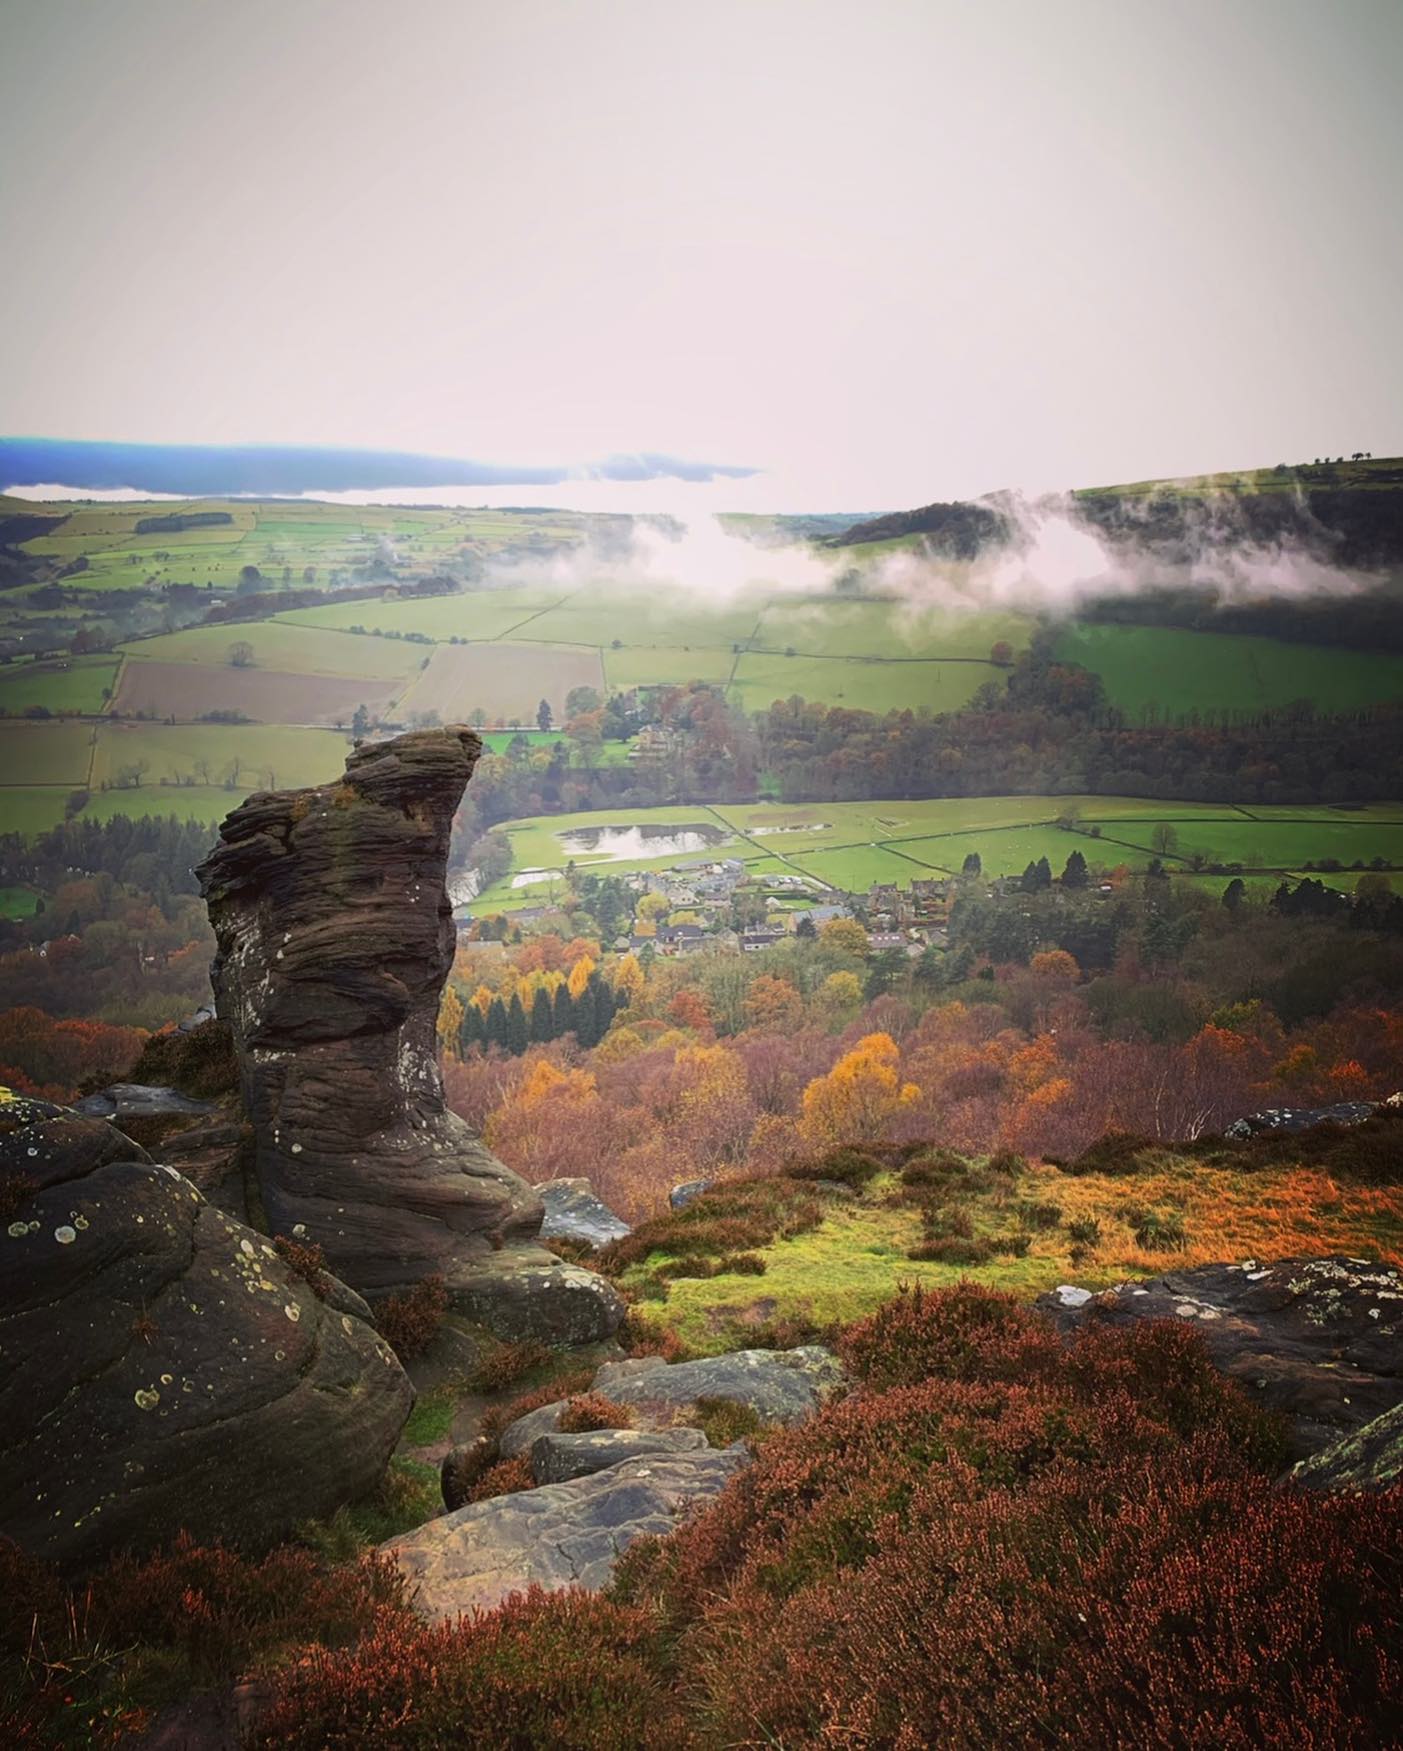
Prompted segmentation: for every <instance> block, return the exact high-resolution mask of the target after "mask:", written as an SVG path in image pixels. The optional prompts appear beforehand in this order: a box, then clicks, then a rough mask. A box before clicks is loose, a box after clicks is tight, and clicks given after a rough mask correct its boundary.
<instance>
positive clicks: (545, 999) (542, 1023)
mask: <svg viewBox="0 0 1403 1751" xmlns="http://www.w3.org/2000/svg"><path fill="white" fill-rule="evenodd" d="M554 1038H555V1015H554V1012H553V1010H552V1008H551V1000H550V992H549V991H547V990H546V988H545V986H544V985H538V986H537V987H536V994H535V996H534V997H533V998H532V999H531V1041H532V1044H533V1045H537V1046H542V1045H544V1044H545V1042H546V1041H547V1040H553V1039H554Z"/></svg>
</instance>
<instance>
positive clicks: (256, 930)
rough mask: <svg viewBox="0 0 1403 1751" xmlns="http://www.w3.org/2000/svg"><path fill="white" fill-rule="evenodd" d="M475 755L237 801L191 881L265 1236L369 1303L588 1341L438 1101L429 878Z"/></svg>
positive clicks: (525, 1231)
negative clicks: (446, 1302)
mask: <svg viewBox="0 0 1403 1751" xmlns="http://www.w3.org/2000/svg"><path fill="white" fill-rule="evenodd" d="M480 749H481V744H480V743H479V741H478V739H477V737H476V736H475V735H473V733H472V732H471V731H470V730H466V729H462V728H454V729H445V730H424V731H418V732H415V733H413V734H411V735H405V736H399V737H397V738H396V739H395V740H393V741H389V742H381V743H378V744H374V745H369V746H363V747H358V748H357V749H356V750H355V751H354V752H353V753H352V754H351V756H350V758H349V759H348V760H347V762H346V772H345V777H344V779H343V780H342V781H341V782H340V783H337V784H328V785H323V786H320V787H318V788H316V789H311V790H298V791H281V792H271V793H261V794H257V795H254V796H252V797H250V798H249V799H248V801H247V802H245V803H244V804H242V806H241V807H239V808H237V809H235V811H234V812H233V814H231V815H230V816H229V818H228V819H227V820H226V821H225V822H224V824H223V826H222V827H221V829H220V839H221V843H220V844H219V845H218V846H217V847H216V849H215V850H214V851H213V852H212V854H211V855H210V857H209V858H208V859H207V860H206V861H205V863H204V864H203V865H202V866H201V868H200V871H199V874H200V879H201V883H202V887H203V891H204V894H205V898H206V901H207V903H208V906H209V914H210V919H211V922H212V923H213V925H214V929H215V935H216V938H217V941H218V955H217V957H216V960H215V964H214V969H213V974H212V978H213V983H214V989H215V997H216V1004H217V1008H218V1012H219V1015H220V1017H221V1018H222V1019H223V1020H224V1021H225V1022H227V1023H228V1025H229V1027H230V1028H231V1030H232V1033H233V1039H234V1048H235V1052H236V1055H237V1059H238V1064H239V1073H240V1081H241V1085H242V1089H243V1096H244V1103H245V1106H246V1108H247V1110H248V1114H249V1117H250V1119H251V1121H252V1124H253V1130H254V1140H255V1147H254V1170H255V1174H256V1180H257V1187H258V1192H259V1196H260V1198H261V1203H262V1208H263V1212H264V1215H265V1217H266V1223H267V1226H268V1228H269V1230H270V1232H273V1233H283V1234H290V1235H295V1236H298V1237H299V1238H300V1237H302V1236H305V1237H306V1238H307V1239H309V1240H312V1241H315V1242H317V1243H318V1244H319V1245H320V1246H321V1247H322V1249H323V1251H324V1252H325V1254H326V1258H327V1261H328V1263H329V1264H330V1266H331V1268H332V1269H333V1270H334V1271H335V1272H336V1273H337V1274H338V1275H339V1276H342V1277H344V1278H345V1280H346V1281H347V1282H348V1283H350V1284H352V1285H353V1286H354V1287H355V1288H357V1289H359V1290H360V1291H361V1292H362V1293H364V1294H366V1295H368V1296H371V1297H372V1298H373V1297H377V1296H381V1295H385V1294H389V1293H391V1292H397V1291H402V1290H404V1289H406V1288H408V1287H410V1286H412V1285H413V1284H414V1283H416V1282H419V1281H420V1280H421V1279H423V1278H424V1277H426V1276H429V1275H432V1274H439V1275H442V1276H443V1277H444V1278H445V1280H446V1281H447V1284H448V1288H449V1293H450V1297H451V1299H452V1301H453V1303H454V1305H455V1306H456V1307H457V1308H458V1309H459V1311H461V1312H463V1313H465V1314H466V1315H468V1316H469V1317H471V1318H475V1319H479V1320H481V1321H482V1322H483V1323H484V1324H486V1325H488V1326H489V1327H490V1328H491V1329H492V1330H493V1331H494V1332H497V1333H498V1334H499V1335H501V1336H504V1337H518V1336H528V1335H529V1336H533V1337H543V1338H546V1339H548V1340H549V1341H553V1342H585V1341H590V1340H593V1339H598V1338H602V1337H606V1336H607V1335H608V1334H609V1333H610V1332H611V1331H612V1330H613V1329H614V1328H615V1326H616V1325H617V1324H618V1321H619V1318H620V1316H621V1313H622V1307H621V1304H620V1302H619V1300H618V1297H617V1296H616V1295H615V1293H614V1291H613V1290H612V1289H611V1288H610V1287H609V1286H608V1285H607V1284H606V1283H604V1282H603V1280H602V1279H600V1278H598V1277H595V1276H594V1275H593V1274H592V1273H589V1272H584V1271H580V1270H578V1269H576V1268H574V1267H571V1266H567V1265H565V1264H563V1263H562V1262H561V1261H560V1260H559V1259H557V1258H556V1257H555V1256H554V1255H553V1254H552V1253H549V1252H547V1251H546V1250H545V1249H544V1248H543V1247H541V1246H540V1245H539V1244H538V1242H537V1239H536V1237H537V1234H538V1232H539V1230H540V1226H541V1221H542V1215H543V1211H542V1206H541V1201H540V1199H539V1198H538V1197H537V1196H536V1194H535V1193H534V1192H533V1191H532V1190H531V1188H530V1187H528V1186H527V1185H526V1184H525V1183H524V1181H522V1180H521V1179H519V1178H518V1177H517V1176H516V1174H514V1173H512V1172H511V1171H510V1169H508V1168H507V1167H505V1166H504V1165H503V1164H502V1163H501V1162H500V1161H498V1160H497V1159H496V1158H495V1157H494V1156H493V1155H491V1154H490V1153H489V1152H488V1151H487V1150H486V1149H485V1148H484V1147H483V1145H482V1143H481V1142H480V1141H479V1140H478V1139H477V1138H476V1137H475V1136H474V1135H473V1133H472V1132H471V1131H470V1130H469V1129H468V1127H467V1126H466V1125H465V1124H464V1123H463V1121H462V1120H461V1119H459V1118H457V1117H456V1116H455V1115H454V1114H453V1113H450V1112H449V1111H448V1110H447V1108H446V1106H445V1104H444V1098H443V1084H442V1081H441V1079H440V1076H439V1071H438V1065H437V1061H436V1055H435V1048H436V1041H435V1022H436V1019H437V1015H438V1006H439V997H440V994H441V993H442V990H443V984H444V980H445V979H446V977H447V975H448V970H449V967H450V965H451V963H452V959H453V950H454V943H455V936H454V928H453V920H452V915H451V909H450V906H449V901H448V895H447V893H446V891H445V888H444V869H445V864H446V861H447V854H448V839H449V832H450V829H451V827H452V822H453V814H454V811H455V809H456V808H457V805H458V802H459V799H460V798H461V796H462V794H463V788H464V786H465V785H466V784H467V782H468V779H469V777H470V775H471V773H472V769H473V766H474V764H475V762H476V760H477V757H478V754H479V752H480Z"/></svg>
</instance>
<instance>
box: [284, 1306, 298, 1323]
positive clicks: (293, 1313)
mask: <svg viewBox="0 0 1403 1751" xmlns="http://www.w3.org/2000/svg"><path fill="white" fill-rule="evenodd" d="M283 1312H284V1313H285V1314H286V1315H287V1316H288V1318H289V1319H290V1320H291V1321H292V1323H293V1324H294V1325H296V1324H297V1322H298V1320H299V1319H301V1317H302V1309H301V1308H300V1307H299V1306H298V1305H297V1303H296V1302H295V1301H289V1302H287V1303H286V1304H285V1305H284V1307H283Z"/></svg>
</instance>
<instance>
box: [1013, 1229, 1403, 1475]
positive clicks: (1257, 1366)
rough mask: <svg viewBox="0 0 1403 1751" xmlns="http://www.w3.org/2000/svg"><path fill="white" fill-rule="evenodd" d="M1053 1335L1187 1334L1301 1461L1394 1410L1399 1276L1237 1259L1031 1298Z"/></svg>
mask: <svg viewBox="0 0 1403 1751" xmlns="http://www.w3.org/2000/svg"><path fill="white" fill-rule="evenodd" d="M1038 1305H1039V1306H1040V1307H1042V1308H1044V1309H1045V1310H1046V1311H1047V1312H1048V1313H1049V1314H1051V1316H1052V1318H1053V1319H1054V1320H1055V1321H1056V1322H1057V1323H1058V1325H1060V1326H1061V1327H1062V1328H1063V1329H1064V1330H1072V1329H1075V1328H1076V1327H1077V1326H1079V1325H1081V1324H1084V1323H1086V1322H1088V1321H1099V1322H1105V1323H1109V1324H1111V1325H1125V1324H1129V1323H1130V1322H1132V1321H1134V1320H1139V1319H1173V1320H1178V1321H1181V1322H1185V1323H1192V1325H1193V1327H1194V1329H1195V1330H1196V1331H1197V1332H1198V1333H1199V1335H1200V1336H1201V1337H1202V1339H1203V1341H1204V1343H1205V1345H1206V1346H1207V1349H1208V1353H1209V1355H1210V1356H1211V1357H1212V1359H1213V1361H1214V1363H1215V1364H1216V1365H1217V1366H1218V1367H1219V1368H1221V1369H1222V1370H1223V1372H1224V1373H1225V1374H1228V1375H1230V1376H1231V1377H1232V1378H1233V1379H1235V1380H1238V1381H1240V1382H1241V1383H1242V1385H1243V1386H1244V1387H1246V1389H1247V1391H1248V1393H1249V1395H1250V1396H1251V1397H1252V1398H1253V1399H1255V1400H1256V1401H1257V1402H1258V1403H1259V1404H1262V1405H1265V1406H1266V1407H1267V1408H1268V1409H1271V1410H1276V1411H1282V1412H1284V1413H1285V1414H1286V1416H1287V1417H1288V1418H1289V1419H1290V1421H1291V1435H1290V1441H1289V1448H1290V1456H1291V1457H1292V1458H1293V1459H1303V1458H1305V1457H1307V1456H1308V1455H1310V1454H1312V1453H1316V1452H1318V1451H1319V1450H1320V1449H1321V1448H1323V1447H1328V1446H1330V1445H1331V1444H1332V1443H1333V1442H1335V1441H1337V1440H1339V1439H1340V1437H1341V1436H1345V1435H1349V1434H1352V1433H1354V1432H1355V1431H1356V1430H1358V1429H1361V1428H1362V1427H1363V1426H1364V1424H1366V1423H1369V1422H1372V1421H1373V1419H1374V1418H1375V1417H1380V1416H1382V1415H1383V1413H1384V1412H1385V1411H1388V1410H1391V1409H1392V1408H1393V1407H1394V1405H1396V1404H1398V1403H1399V1402H1400V1401H1401V1400H1403V1276H1401V1275H1400V1273H1399V1272H1398V1271H1396V1270H1394V1269H1392V1268H1391V1267H1390V1266H1387V1265H1379V1264H1371V1263H1369V1262H1368V1261H1367V1260H1362V1259H1351V1258H1323V1259H1284V1260H1280V1261H1278V1262H1277V1263H1275V1264H1270V1265H1266V1264H1260V1265H1259V1264H1257V1263H1256V1262H1255V1261H1253V1260H1250V1259H1249V1260H1247V1261H1246V1262H1245V1263H1243V1264H1235V1265H1201V1266H1198V1267H1196V1268H1194V1269H1192V1270H1184V1271H1171V1272H1167V1273H1166V1274H1165V1275H1164V1276H1162V1277H1153V1278H1150V1279H1149V1280H1148V1281H1146V1282H1143V1283H1121V1284H1119V1285H1118V1286H1117V1287H1116V1288H1114V1289H1108V1290H1105V1291H1104V1292H1103V1293H1100V1294H1093V1295H1089V1296H1087V1297H1086V1298H1085V1299H1084V1300H1083V1299H1081V1298H1080V1297H1079V1296H1078V1295H1077V1294H1076V1293H1074V1292H1072V1286H1070V1285H1067V1284H1063V1285H1062V1286H1061V1287H1060V1288H1058V1289H1055V1290H1053V1291H1052V1292H1051V1293H1050V1294H1048V1295H1043V1296H1041V1297H1040V1298H1039V1301H1038Z"/></svg>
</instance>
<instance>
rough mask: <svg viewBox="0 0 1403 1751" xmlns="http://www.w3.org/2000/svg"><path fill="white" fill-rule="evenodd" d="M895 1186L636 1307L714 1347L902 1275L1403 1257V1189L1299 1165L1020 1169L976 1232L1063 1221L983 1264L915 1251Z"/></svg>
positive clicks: (1144, 1271)
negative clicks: (741, 1263)
mask: <svg viewBox="0 0 1403 1751" xmlns="http://www.w3.org/2000/svg"><path fill="white" fill-rule="evenodd" d="M893 1183H894V1182H893V1180H892V1179H891V1178H890V1177H886V1176H884V1177H883V1178H881V1179H879V1180H877V1181H875V1182H874V1183H873V1184H872V1185H871V1186H870V1187H869V1188H868V1189H867V1190H866V1191H865V1192H864V1193H862V1194H861V1195H860V1196H859V1197H857V1198H856V1199H854V1200H852V1201H850V1202H848V1201H845V1202H842V1203H838V1204H835V1205H834V1206H832V1208H831V1213H830V1214H829V1215H828V1216H827V1218H826V1219H825V1221H824V1222H823V1223H822V1225H821V1226H820V1227H818V1228H816V1229H813V1230H811V1231H810V1232H809V1233H807V1234H801V1235H799V1236H797V1237H796V1238H795V1239H793V1240H780V1241H776V1242H774V1243H773V1244H772V1245H770V1246H768V1247H762V1248H758V1249H755V1250H758V1251H759V1252H760V1253H761V1256H762V1257H763V1258H764V1259H765V1261H766V1270H765V1273H764V1275H763V1276H759V1277H755V1276H738V1275H726V1276H719V1277H711V1278H703V1279H697V1278H681V1279H677V1280H674V1281H673V1282H671V1283H670V1284H669V1285H668V1289H667V1298H666V1300H664V1301H657V1300H646V1301H642V1302H640V1303H639V1312H640V1315H641V1317H643V1318H645V1319H646V1320H648V1321H649V1322H651V1323H654V1324H657V1325H670V1326H674V1327H675V1328H676V1329H677V1331H678V1332H679V1334H680V1335H681V1337H682V1338H683V1339H684V1340H685V1341H686V1342H687V1343H688V1344H689V1345H691V1346H692V1347H693V1348H695V1349H697V1350H699V1351H705V1352H708V1353H714V1352H719V1351H721V1350H726V1349H733V1348H735V1347H736V1345H737V1343H738V1342H742V1341H743V1340H744V1327H745V1324H746V1322H747V1320H749V1321H757V1320H765V1319H769V1318H775V1319H783V1318H786V1317H794V1316H801V1315H802V1316H804V1317H806V1318H809V1319H812V1320H814V1321H815V1322H817V1323H820V1324H823V1323H827V1322H828V1321H833V1320H838V1321H844V1320H851V1319H856V1318H859V1317H861V1316H862V1315H864V1314H867V1313H870V1312H871V1311H872V1310H873V1309H874V1308H875V1307H877V1306H879V1305H880V1304H881V1303H882V1302H883V1301H886V1300H888V1299H889V1298H890V1297H891V1296H892V1295H894V1294H895V1293H896V1291H897V1289H898V1288H899V1287H900V1286H901V1285H902V1284H903V1283H924V1284H927V1285H932V1286H946V1285H949V1284H952V1283H955V1282H958V1281H959V1280H960V1279H961V1278H970V1279H972V1280H974V1281H976V1282H980V1283H986V1284H990V1285H992V1286H995V1287H998V1288H1004V1289H1011V1290H1013V1291H1014V1292H1015V1293H1017V1294H1020V1295H1026V1296H1029V1297H1032V1296H1034V1295H1037V1294H1040V1293H1041V1292H1042V1291H1043V1290H1045V1289H1051V1288H1054V1287H1056V1285H1057V1284H1059V1283H1079V1284H1082V1285H1084V1286H1086V1287H1092V1288H1096V1287H1104V1286H1106V1285H1107V1284H1110V1283H1114V1282H1119V1281H1122V1280H1123V1279H1124V1278H1126V1277H1133V1276H1149V1275H1153V1274H1154V1273H1156V1272H1159V1271H1165V1270H1171V1269H1173V1268H1174V1267H1175V1266H1178V1265H1191V1264H1201V1263H1211V1262H1214V1261H1216V1260H1220V1259H1225V1258H1227V1259H1232V1258H1239V1259H1246V1258H1287V1257H1291V1256H1293V1255H1302V1254H1305V1255H1316V1256H1319V1255H1322V1254H1327V1253H1333V1252H1344V1253H1348V1254H1351V1255H1352V1256H1367V1257H1378V1258H1380V1259H1383V1260H1385V1261H1387V1262H1390V1263H1393V1264H1399V1263H1403V1188H1400V1187H1397V1186H1391V1187H1362V1186H1353V1185H1348V1184H1345V1183H1343V1182H1339V1183H1337V1182H1336V1181H1334V1180H1331V1179H1330V1178H1328V1177H1327V1176H1326V1175H1324V1174H1320V1173H1317V1172H1313V1171H1310V1170H1307V1169H1303V1168H1290V1169H1279V1170H1272V1171H1262V1172H1257V1173H1243V1172H1240V1171H1237V1170H1228V1169H1224V1168H1219V1167H1211V1166H1207V1165H1205V1164H1203V1163H1199V1162H1193V1161H1180V1160H1173V1159H1170V1158H1165V1164H1164V1170H1163V1171H1162V1172H1151V1173H1140V1174H1136V1175H1130V1176H1126V1177H1111V1176H1107V1175H1101V1174H1088V1175H1085V1176H1080V1177H1075V1178H1073V1177H1070V1176H1068V1175H1066V1174H1063V1173H1061V1172H1059V1171H1058V1170H1057V1169H1056V1168H1052V1167H1045V1166H1041V1165H1031V1166H1029V1167H1028V1168H1027V1169H1026V1171H1025V1172H1023V1173H1022V1174H1021V1175H1020V1176H1019V1179H1018V1182H1017V1184H1016V1186H1015V1188H1014V1194H1013V1200H1012V1201H1010V1200H1008V1199H1006V1198H1003V1197H1000V1196H999V1195H998V1194H992V1193H991V1194H986V1195H984V1196H982V1197H977V1198H973V1199H970V1200H968V1201H967V1203H966V1204H965V1208H966V1209H967V1210H968V1211H969V1213H970V1215H971V1218H972V1220H973V1224H974V1229H975V1232H976V1234H990V1235H992V1234H1003V1233H1008V1232H1010V1231H1016V1230H1017V1228H1018V1226H1019V1225H1018V1222H1017V1219H1016V1217H1015V1215H1014V1213H1013V1208H1012V1205H1013V1203H1016V1202H1017V1201H1019V1200H1027V1201H1028V1202H1030V1203H1037V1204H1055V1205H1056V1206H1057V1209H1058V1212H1059V1215H1058V1220H1057V1225H1056V1226H1055V1227H1050V1228H1046V1229H1041V1230H1035V1231H1031V1233H1030V1241H1029V1247H1028V1252H1027V1255H1026V1256H1025V1257H1023V1258H1002V1259H996V1260H994V1261H993V1262H991V1263H990V1264H987V1265H979V1266H968V1265H966V1266H956V1265H944V1264H932V1263H926V1262H918V1261H915V1260H912V1259H909V1258H907V1256H906V1253H907V1249H908V1248H909V1247H910V1246H912V1245H913V1244H914V1243H915V1242H916V1241H917V1240H919V1238H920V1233H921V1222H920V1217H919V1215H918V1214H917V1213H916V1212H915V1211H914V1210H912V1209H911V1208H910V1207H909V1206H895V1207H893V1206H891V1205H888V1204H887V1203H886V1201H885V1200H886V1197H887V1194H888V1193H889V1191H890V1190H891V1187H892V1185H893ZM1135 1206H1141V1207H1149V1208H1153V1209H1156V1210H1177V1211H1179V1212H1180V1213H1181V1214H1182V1215H1183V1218H1184V1222H1185V1225H1186V1228H1187V1234H1188V1244H1187V1246H1186V1247H1185V1248H1183V1249H1182V1250H1177V1251H1165V1252H1159V1251H1148V1250H1146V1249H1145V1248H1144V1247H1142V1246H1140V1245H1138V1244H1137V1242H1136V1240H1135V1236H1134V1234H1133V1232H1132V1228H1131V1222H1130V1221H1129V1220H1128V1219H1127V1217H1128V1213H1129V1212H1130V1211H1131V1210H1132V1208H1133V1207H1135ZM1077 1217H1093V1218H1095V1219H1096V1220H1097V1221H1098V1222H1099V1223H1100V1225H1101V1231H1102V1237H1101V1240H1100V1242H1099V1244H1098V1245H1097V1246H1095V1247H1094V1248H1093V1249H1092V1250H1091V1252H1090V1253H1089V1255H1088V1256H1086V1257H1085V1258H1082V1259H1080V1260H1078V1262H1076V1263H1074V1262H1073V1260H1072V1257H1071V1247H1072V1242H1071V1238H1070V1236H1069V1235H1068V1233H1067V1231H1066V1223H1067V1222H1068V1221H1069V1220H1072V1219H1074V1218H1077ZM662 1257H663V1255H661V1254H657V1253H655V1254H652V1255H650V1257H649V1259H647V1260H645V1261H644V1262H643V1263H642V1264H640V1265H637V1266H634V1267H632V1268H631V1269H630V1270H629V1271H628V1272H626V1273H625V1275H624V1278H623V1281H624V1282H625V1283H626V1284H627V1283H633V1284H637V1283H639V1282H640V1281H641V1280H642V1279H643V1278H644V1277H646V1276H648V1275H650V1274H651V1272H652V1270H653V1268H654V1267H655V1266H656V1265H657V1263H658V1262H660V1260H661V1258H662Z"/></svg>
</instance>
